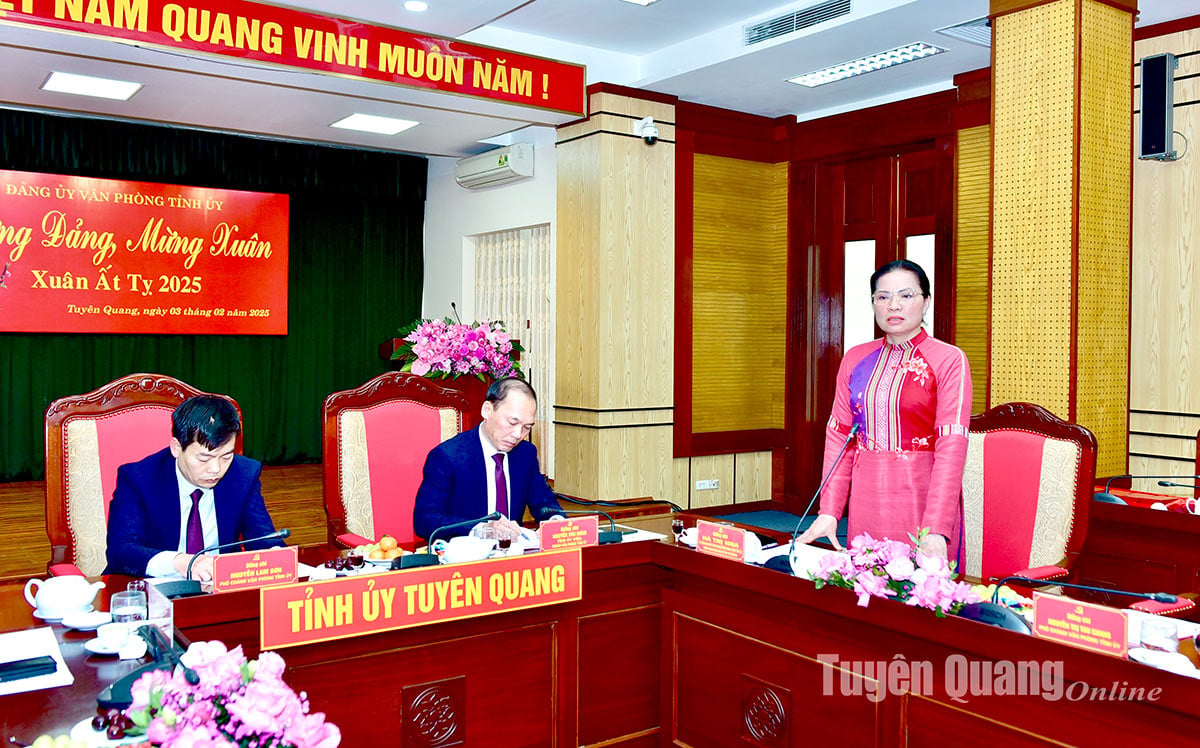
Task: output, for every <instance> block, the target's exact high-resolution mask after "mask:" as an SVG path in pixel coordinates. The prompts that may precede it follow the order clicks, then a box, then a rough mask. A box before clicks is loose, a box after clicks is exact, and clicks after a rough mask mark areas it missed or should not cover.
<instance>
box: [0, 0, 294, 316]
mask: <svg viewBox="0 0 1200 748" xmlns="http://www.w3.org/2000/svg"><path fill="white" fill-rule="evenodd" d="M2 3H3V0H0V4H2ZM287 240H288V197H287V195H275V194H270V193H260V192H239V191H236V190H215V189H206V188H199V187H184V186H179V185H170V184H154V183H150V182H125V181H118V180H114V179H92V178H88V177H72V176H62V175H57V174H33V173H29V172H20V171H0V261H3V269H0V332H69V333H76V332H97V333H186V334H192V335H202V334H238V335H286V334H287V309H288V305H287V302H288V289H287V282H288V255H287Z"/></svg>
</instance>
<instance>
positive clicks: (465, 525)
mask: <svg viewBox="0 0 1200 748" xmlns="http://www.w3.org/2000/svg"><path fill="white" fill-rule="evenodd" d="M501 516H502V515H501V514H500V512H492V513H491V514H488V515H486V516H483V517H479V518H478V519H467V520H463V521H462V522H454V523H453V524H449V525H442V526H441V527H439V528H437V529H436V530H434V531H433V532H431V533H429V539H428V542H426V544H425V547H426V551H427V552H426V553H410V554H408V555H407V556H398V557H397V558H393V559H392V565H391V567H389V568H391V569H392V570H393V571H394V570H396V569H415V568H417V567H419V566H437V565H438V564H440V563H441V561H440V560H439V559H438V556H437V554H436V553H434V552H433V541H434V540H435V539H436V538H437V536H438V534H439V533H441V532H452V531H454V530H469V529H471V528H472V527H474V526H475V525H477V524H479V523H480V522H494V521H496V520H498V519H500V517H501Z"/></svg>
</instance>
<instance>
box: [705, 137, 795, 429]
mask: <svg viewBox="0 0 1200 748" xmlns="http://www.w3.org/2000/svg"><path fill="white" fill-rule="evenodd" d="M694 173H695V185H696V186H695V198H694V210H693V215H694V223H693V226H694V228H693V240H692V241H693V245H692V246H693V255H692V257H693V260H692V298H693V307H692V309H693V311H692V324H693V332H692V341H693V342H692V430H693V431H694V432H697V433H702V432H715V431H744V430H753V429H781V428H783V425H784V423H783V416H784V362H785V354H786V344H787V340H786V328H785V323H786V321H787V251H788V248H787V205H788V200H787V195H788V193H787V183H788V166H787V164H786V163H783V164H766V163H759V162H755V161H744V160H740V159H733V158H722V157H717V156H706V155H703V154H697V155H696V158H695V171H694Z"/></svg>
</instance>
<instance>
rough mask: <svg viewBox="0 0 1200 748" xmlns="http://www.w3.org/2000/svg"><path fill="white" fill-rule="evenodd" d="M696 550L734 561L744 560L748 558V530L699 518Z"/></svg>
mask: <svg viewBox="0 0 1200 748" xmlns="http://www.w3.org/2000/svg"><path fill="white" fill-rule="evenodd" d="M696 550H698V551H700V552H701V553H707V554H709V555H712V556H720V557H721V558H728V559H730V560H732V561H742V560H743V559H745V558H746V531H745V530H742V529H740V528H737V527H733V526H731V525H722V524H718V523H716V522H708V521H706V520H697V521H696Z"/></svg>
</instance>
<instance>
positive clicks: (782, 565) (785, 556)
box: [763, 423, 858, 574]
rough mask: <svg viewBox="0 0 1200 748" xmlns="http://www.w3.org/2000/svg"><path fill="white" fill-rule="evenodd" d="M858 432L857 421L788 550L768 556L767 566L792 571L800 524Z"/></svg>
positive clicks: (797, 524)
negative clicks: (793, 554)
mask: <svg viewBox="0 0 1200 748" xmlns="http://www.w3.org/2000/svg"><path fill="white" fill-rule="evenodd" d="M857 433H858V424H857V423H856V424H854V425H853V426H851V427H850V433H849V434H847V435H846V441H844V442H842V448H841V449H840V450H838V453H837V457H835V458H833V464H832V465H830V466H829V470H827V471H826V472H825V476H824V477H823V478H821V484H820V485H819V486H817V490H816V491H815V492H814V493H813V495H812V498H811V499H809V502H808V506H806V507H804V513H803V514H801V515H800V521H799V522H797V523H796V529H794V530H792V542H791V543H789V544H788V552H787V553H781V554H779V555H778V556H772V557H771V558H768V559H767V562H766V563H765V564H763V566H764V567H765V568H768V569H774V570H775V571H782V572H783V573H784V574H791V573H792V553H793V552H794V551H795V550H796V538H798V537H799V536H800V526H801V525H803V524H804V520H805V519H807V518H808V512H809V510H811V509H812V507H813V504H815V503H817V497H818V496H820V495H821V491H822V490H824V489H825V484H826V483H828V482H829V479H830V478H832V477H833V471H834V470H836V469H837V466H838V463H840V462H841V461H842V455H844V454H846V449H847V448H849V447H850V442H852V441H854V436H855V434H857Z"/></svg>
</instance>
